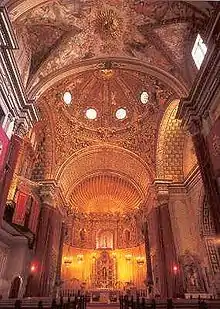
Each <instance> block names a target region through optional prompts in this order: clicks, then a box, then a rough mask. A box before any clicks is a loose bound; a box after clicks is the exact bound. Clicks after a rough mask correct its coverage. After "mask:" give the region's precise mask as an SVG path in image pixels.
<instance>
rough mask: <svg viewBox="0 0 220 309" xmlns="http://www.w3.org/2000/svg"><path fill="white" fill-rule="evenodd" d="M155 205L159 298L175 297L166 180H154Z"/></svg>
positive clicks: (174, 263) (174, 254)
mask: <svg viewBox="0 0 220 309" xmlns="http://www.w3.org/2000/svg"><path fill="white" fill-rule="evenodd" d="M155 186H156V191H157V206H156V209H155V219H156V222H157V252H158V264H159V265H158V266H159V277H160V293H161V298H167V297H175V296H176V294H177V293H178V291H177V278H176V275H177V273H176V267H177V265H178V262H177V255H176V249H175V244H174V237H173V231H172V226H171V218H170V212H169V191H168V186H169V183H168V182H165V181H164V182H161V181H155Z"/></svg>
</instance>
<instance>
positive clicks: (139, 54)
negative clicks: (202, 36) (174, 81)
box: [9, 0, 208, 83]
mask: <svg viewBox="0 0 220 309" xmlns="http://www.w3.org/2000/svg"><path fill="white" fill-rule="evenodd" d="M9 8H11V17H12V19H13V21H14V25H15V27H19V26H20V25H22V26H26V27H27V29H28V33H29V34H28V35H29V37H30V40H29V44H30V47H31V49H32V58H33V59H32V62H31V69H30V77H29V80H30V81H31V82H32V83H33V81H34V80H35V83H36V82H37V80H38V79H42V78H45V77H46V76H48V75H49V74H51V73H55V72H57V71H58V70H59V69H61V68H63V67H68V66H69V65H71V64H73V63H75V64H77V63H80V61H82V60H86V59H96V58H100V57H127V58H134V59H139V60H141V61H144V62H146V63H148V64H151V65H152V66H155V67H157V68H160V69H163V70H165V71H167V72H172V74H173V75H175V76H176V77H177V78H179V79H180V80H181V81H182V82H183V83H184V82H186V83H187V81H188V80H187V79H185V72H184V65H183V66H182V64H183V62H182V59H185V60H186V61H187V58H186V57H185V54H186V51H187V52H188V49H187V48H188V46H191V44H192V41H193V40H194V37H195V34H196V32H198V31H199V30H201V29H202V26H203V24H204V23H205V22H207V18H208V14H207V12H208V11H206V10H201V9H199V8H197V7H196V6H192V5H191V4H189V3H187V2H183V1H175V2H172V3H170V2H169V1H152V2H147V3H143V2H138V1H125V0H118V1H116V0H115V1H112V0H105V1H104V0H103V1H102V0H97V1H92V0H88V1H81V0H77V1H70V0H64V1H57V0H56V1H55V0H53V1H37V2H35V3H34V2H32V1H29V2H28V1H22V2H19V4H18V6H17V9H16V5H12V6H11V7H10V6H9ZM182 24H184V27H185V28H184V30H185V31H183V26H182ZM166 27H168V28H167V30H166ZM39 29H40V31H38V30H39ZM160 29H162V30H160ZM173 41H175V42H177V43H178V46H177V48H176V46H174V44H172V42H173ZM181 41H184V42H185V44H184V45H181V46H180V44H179V42H181ZM36 42H37V48H35V47H36ZM44 42H46V44H45V43H44ZM167 42H168V43H167ZM169 42H170V43H169ZM45 45H46V46H45ZM184 57H185V58H184ZM180 59H181V63H180ZM184 63H185V62H184ZM180 64H181V65H180Z"/></svg>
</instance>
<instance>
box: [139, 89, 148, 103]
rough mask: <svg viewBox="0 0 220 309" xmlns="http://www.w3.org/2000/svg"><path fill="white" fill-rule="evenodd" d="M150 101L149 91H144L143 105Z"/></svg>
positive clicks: (142, 94)
mask: <svg viewBox="0 0 220 309" xmlns="http://www.w3.org/2000/svg"><path fill="white" fill-rule="evenodd" d="M148 100H149V94H148V93H147V91H143V92H142V93H141V103H142V104H147V102H148Z"/></svg>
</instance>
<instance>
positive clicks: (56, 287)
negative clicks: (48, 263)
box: [53, 222, 66, 297]
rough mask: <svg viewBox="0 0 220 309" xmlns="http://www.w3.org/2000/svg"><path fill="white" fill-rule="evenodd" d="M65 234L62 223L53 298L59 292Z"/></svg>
mask: <svg viewBox="0 0 220 309" xmlns="http://www.w3.org/2000/svg"><path fill="white" fill-rule="evenodd" d="M65 233H66V227H65V223H64V222H62V227H61V233H60V242H59V251H58V257H57V268H56V279H55V285H54V291H53V294H54V295H53V297H56V296H58V295H59V290H60V286H61V268H62V257H63V244H64V238H65Z"/></svg>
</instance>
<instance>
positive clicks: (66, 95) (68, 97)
mask: <svg viewBox="0 0 220 309" xmlns="http://www.w3.org/2000/svg"><path fill="white" fill-rule="evenodd" d="M63 101H64V103H65V104H66V105H70V104H71V102H72V94H71V92H70V91H66V92H64V94H63Z"/></svg>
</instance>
